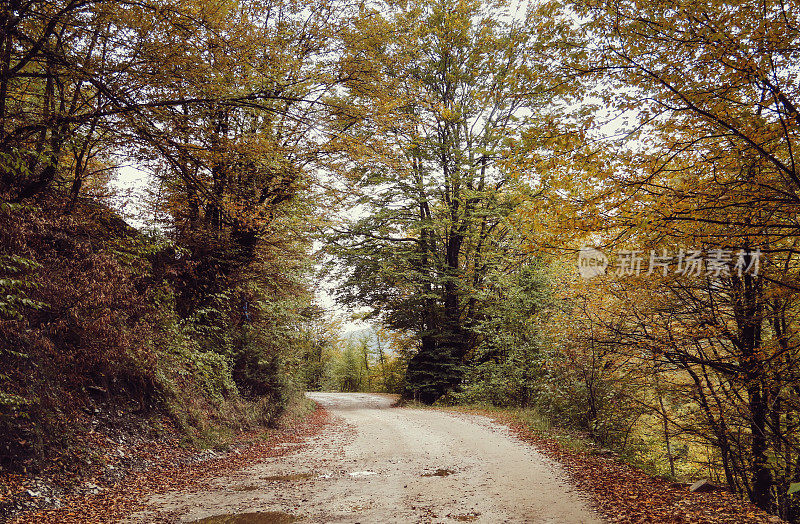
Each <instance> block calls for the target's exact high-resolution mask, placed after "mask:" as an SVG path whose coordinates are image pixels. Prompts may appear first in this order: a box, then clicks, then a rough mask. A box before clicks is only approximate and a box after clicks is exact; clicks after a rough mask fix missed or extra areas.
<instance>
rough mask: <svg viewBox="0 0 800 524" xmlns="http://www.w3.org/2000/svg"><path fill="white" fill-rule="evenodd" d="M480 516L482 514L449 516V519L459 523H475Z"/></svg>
mask: <svg viewBox="0 0 800 524" xmlns="http://www.w3.org/2000/svg"><path fill="white" fill-rule="evenodd" d="M480 515H481V514H480V513H466V514H464V515H448V517H450V518H451V519H453V520H457V521H459V522H475V521H476V520H478V517H479V516H480Z"/></svg>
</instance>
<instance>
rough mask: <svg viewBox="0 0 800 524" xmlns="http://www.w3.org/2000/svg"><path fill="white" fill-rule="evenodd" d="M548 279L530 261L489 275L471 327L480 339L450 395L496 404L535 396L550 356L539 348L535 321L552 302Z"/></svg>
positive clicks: (520, 403)
mask: <svg viewBox="0 0 800 524" xmlns="http://www.w3.org/2000/svg"><path fill="white" fill-rule="evenodd" d="M550 279H551V277H550V275H549V274H548V273H547V271H546V270H545V269H543V268H542V267H540V266H539V265H535V264H534V265H530V266H524V267H522V268H520V269H519V270H517V271H516V272H514V273H512V274H503V273H498V274H496V275H494V277H493V278H492V280H491V290H490V291H489V292H487V293H486V294H485V296H484V306H483V309H482V317H481V320H480V321H479V322H478V323H477V324H476V327H475V330H474V331H475V333H477V334H479V335H480V337H481V339H480V340H481V341H480V343H479V344H478V346H477V348H476V350H475V352H474V353H473V355H472V357H471V359H470V363H469V364H470V366H469V371H468V372H467V374H466V376H465V378H464V380H463V382H462V384H461V387H460V388H459V391H458V392H456V393H453V395H452V399H453V400H455V401H457V402H468V403H469V402H488V403H490V404H492V405H495V406H527V405H531V404H532V403H533V402H535V401H537V399H538V395H539V394H540V393H541V383H542V380H543V378H544V376H545V372H544V371H543V368H544V364H545V363H546V361H547V360H548V358H549V355H547V354H546V353H545V352H544V351H543V349H542V347H543V342H542V335H541V334H540V333H539V325H540V322H541V316H542V315H543V312H544V311H546V310H547V309H548V308H551V307H552V297H551V285H552V284H551V280H550Z"/></svg>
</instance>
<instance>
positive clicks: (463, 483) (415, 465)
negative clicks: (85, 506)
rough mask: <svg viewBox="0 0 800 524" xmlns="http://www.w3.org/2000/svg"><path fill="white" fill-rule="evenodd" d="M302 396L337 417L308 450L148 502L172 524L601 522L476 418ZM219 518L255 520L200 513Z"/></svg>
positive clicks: (523, 448) (541, 462) (377, 399)
mask: <svg viewBox="0 0 800 524" xmlns="http://www.w3.org/2000/svg"><path fill="white" fill-rule="evenodd" d="M308 396H309V397H310V398H311V399H313V400H314V401H316V402H318V403H319V404H321V405H322V406H323V407H324V408H325V409H327V410H329V411H330V412H331V414H332V415H333V417H334V420H335V421H337V420H338V423H334V424H331V425H329V427H328V428H326V429H325V430H323V432H322V433H320V434H319V435H317V436H315V437H313V438H312V440H311V442H310V445H309V446H306V447H303V448H301V449H299V450H298V451H297V452H295V453H290V454H288V455H285V456H282V457H277V458H275V459H270V460H267V461H265V462H262V463H259V464H253V465H252V466H250V467H248V468H245V469H243V470H241V471H238V472H237V473H236V474H234V475H232V476H229V477H221V478H217V479H215V480H214V481H213V482H212V488H211V489H208V490H205V491H201V492H192V493H179V492H175V493H167V494H163V495H158V496H155V497H153V498H152V499H151V500H150V505H151V507H152V508H153V509H158V510H159V511H160V512H167V513H170V514H173V515H179V516H177V517H176V519H177V521H179V522H193V521H198V520H200V521H201V522H253V523H256V522H264V523H267V522H289V521H291V517H295V518H297V519H298V520H297V521H298V522H320V523H322V522H325V523H327V522H341V523H362V524H367V523H395V522H409V523H423V522H431V523H433V522H439V523H445V522H486V523H499V522H515V523H516V522H520V523H522V522H530V523H560V524H561V523H564V524H570V523H599V522H602V520H601V519H600V517H598V515H597V514H596V513H595V512H593V511H592V510H591V509H590V507H589V505H588V499H587V497H586V496H585V495H583V494H582V493H580V492H578V491H577V490H576V489H575V488H574V487H572V486H571V485H570V483H569V481H568V478H567V475H566V473H565V472H564V470H563V469H562V468H561V467H560V466H559V464H557V463H555V462H553V461H552V460H550V459H548V458H546V457H545V456H544V455H542V454H541V453H540V452H538V451H537V450H536V449H535V448H534V447H532V446H531V445H530V444H526V443H524V442H522V441H520V440H519V439H517V438H516V437H514V436H513V435H512V434H511V432H510V431H509V430H508V429H507V428H505V427H504V426H502V425H499V424H496V423H494V422H491V421H490V420H489V419H487V418H485V417H481V416H477V415H467V414H461V413H449V412H443V411H438V410H423V409H405V408H392V407H391V404H392V400H391V399H389V398H387V397H383V396H380V395H370V394H365V393H308ZM259 512H261V513H262V515H263V520H257V519H258V516H257V515H255V516H254V515H252V514H254V513H259ZM162 514H163V513H162ZM224 514H227V515H244V514H250V515H251V517H252V518H254V519H255V520H245V519H242V520H221V519H220V520H217V521H214V520H201V519H205V518H207V517H210V516H214V515H224ZM290 516H291V517H290ZM269 519H274V520H269ZM281 519H288V520H281Z"/></svg>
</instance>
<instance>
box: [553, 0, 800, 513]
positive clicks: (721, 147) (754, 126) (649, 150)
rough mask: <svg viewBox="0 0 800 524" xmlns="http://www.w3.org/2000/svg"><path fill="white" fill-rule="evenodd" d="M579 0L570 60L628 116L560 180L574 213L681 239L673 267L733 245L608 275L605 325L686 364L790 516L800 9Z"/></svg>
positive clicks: (584, 150) (712, 417) (727, 441)
mask: <svg viewBox="0 0 800 524" xmlns="http://www.w3.org/2000/svg"><path fill="white" fill-rule="evenodd" d="M566 4H567V5H568V6H569V7H568V9H570V10H571V11H567V13H570V14H571V15H572V16H573V20H576V21H578V22H576V24H577V25H579V26H580V29H581V33H583V34H585V35H587V37H586V39H585V40H584V41H583V46H584V47H583V48H584V49H585V53H584V54H582V55H581V54H577V55H574V56H573V57H572V60H569V61H567V63H568V64H569V66H570V67H572V69H573V70H574V71H575V72H576V73H577V74H583V75H586V76H585V77H586V79H587V82H588V83H590V84H592V85H594V86H597V87H596V89H595V90H594V95H595V96H596V97H597V100H602V101H603V102H605V103H606V105H607V107H608V108H610V110H609V112H608V113H606V114H603V113H602V112H596V113H595V114H594V118H595V121H596V122H598V123H599V122H600V121H601V119H603V120H612V119H613V118H614V117H618V118H619V121H620V122H621V124H618V125H617V126H616V133H617V134H616V136H614V137H611V138H612V139H613V140H605V139H604V137H603V136H602V133H601V132H600V131H602V128H600V129H598V128H595V130H594V131H590V132H588V133H587V136H588V137H589V138H590V139H591V141H589V142H588V143H587V144H585V145H584V146H582V147H581V148H580V149H579V150H576V151H574V153H575V154H572V155H570V156H569V161H571V162H573V164H572V167H573V168H574V169H573V170H569V171H570V172H571V173H572V176H573V177H574V179H573V180H571V181H570V180H565V178H566V177H564V178H562V179H561V180H560V182H562V185H561V188H562V189H564V191H562V192H561V193H552V194H551V195H550V196H551V197H552V200H553V204H552V205H553V206H558V205H559V204H558V202H561V203H562V204H564V205H562V206H561V207H562V209H569V210H571V211H572V210H574V213H568V216H569V218H568V219H567V221H572V224H578V225H579V227H580V229H582V230H583V231H584V232H588V233H591V236H587V237H585V239H591V240H592V241H599V242H601V243H607V245H608V246H609V247H613V248H617V249H627V250H638V252H639V253H640V254H645V256H646V254H647V253H649V252H650V250H653V252H655V253H657V254H661V253H662V250H668V251H670V252H671V253H672V256H671V257H667V261H668V262H669V263H670V264H672V265H671V269H670V271H671V272H672V271H674V269H675V267H676V265H677V263H678V262H679V260H685V259H683V258H680V257H679V256H678V253H679V252H680V251H679V250H681V249H682V250H683V253H684V254H685V253H686V252H688V251H690V250H693V249H700V250H703V253H704V256H705V255H708V254H711V253H716V254H717V258H718V262H719V261H721V262H722V264H721V265H720V264H719V263H717V268H718V270H715V271H706V270H707V269H708V268H704V269H703V270H702V272H701V273H702V274H701V275H700V276H696V278H693V277H691V275H690V276H689V278H688V279H687V278H684V279H680V278H679V279H677V280H676V279H675V278H673V277H674V275H671V276H670V277H667V276H666V275H663V276H662V275H660V274H659V273H658V272H657V273H656V274H650V275H648V276H647V279H649V280H650V282H648V281H647V280H645V279H631V280H630V281H626V282H621V283H615V284H613V285H608V286H604V287H603V288H602V289H603V291H602V292H600V294H603V293H607V294H610V295H611V296H613V297H615V299H616V301H615V300H612V301H611V303H605V304H603V302H602V299H598V300H597V304H596V308H597V309H595V308H590V309H589V311H590V313H591V312H592V311H594V313H592V314H593V315H596V316H593V317H592V318H593V321H592V322H591V324H592V325H594V326H596V327H597V328H598V331H597V333H596V334H597V335H598V337H597V338H595V339H594V342H595V343H598V342H600V343H602V344H603V345H604V346H605V347H607V348H610V349H611V350H613V352H614V353H617V354H620V355H624V356H620V359H621V360H622V361H624V360H628V361H630V359H634V361H636V362H639V363H640V365H641V367H643V368H645V369H648V370H655V371H658V372H660V373H662V374H663V375H664V376H665V377H668V376H670V375H674V374H676V373H677V375H678V376H680V377H682V380H678V381H677V383H678V384H680V386H681V387H682V388H683V391H684V392H685V393H687V394H688V392H691V394H690V395H688V396H689V397H690V399H691V400H690V401H691V403H692V404H691V405H692V406H695V407H697V409H698V411H697V413H696V415H697V418H698V419H702V420H704V421H705V422H704V424H705V428H707V429H709V430H710V434H712V435H713V437H711V439H712V443H713V445H714V446H716V447H717V449H718V450H719V451H720V453H721V457H722V461H723V464H722V468H723V469H724V470H725V475H726V476H727V480H728V482H729V484H731V486H733V487H735V488H736V489H737V490H739V491H740V492H742V493H746V494H747V495H748V496H749V497H750V499H751V500H752V501H753V502H754V503H756V504H757V505H759V506H760V507H762V508H764V509H767V510H771V511H776V512H779V513H780V514H781V515H782V516H785V517H790V516H791V515H793V512H794V511H796V510H793V509H791V507H790V506H791V503H790V502H789V501H788V499H787V497H786V495H785V493H786V490H787V489H788V485H789V482H790V481H791V479H792V478H793V476H794V475H795V474H796V473H795V472H796V465H797V459H796V457H797V447H796V444H795V443H794V441H793V439H794V437H793V436H789V435H793V434H794V431H795V428H794V423H793V422H791V423H788V424H787V425H784V422H783V421H793V420H795V419H796V417H797V413H796V402H795V391H794V386H793V384H795V383H796V380H797V377H795V376H794V374H792V373H787V372H786V371H785V370H786V369H790V368H791V366H792V364H790V362H795V361H796V358H797V348H796V345H795V344H794V343H793V340H794V334H793V333H794V331H795V330H796V326H795V325H794V320H793V319H794V316H795V310H794V306H793V304H795V303H796V296H795V295H796V292H797V290H798V287H797V285H796V280H797V262H796V248H797V239H796V224H795V218H794V215H795V207H796V192H797V181H798V178H797V168H796V165H795V160H794V156H795V149H796V145H797V143H796V141H797V131H798V129H799V127H798V126H799V125H800V121H798V119H797V110H796V103H797V100H798V98H800V92H798V86H797V83H796V82H795V81H794V71H793V67H794V66H793V64H794V63H796V61H797V49H798V46H797V41H798V38H799V37H800V34H798V29H797V27H798V26H797V18H796V14H795V13H791V12H789V11H788V10H787V9H786V7H785V6H784V5H783V4H781V3H779V2H759V3H756V2H718V3H713V4H698V3H696V2H677V3H675V2H672V3H669V4H665V3H663V2H626V1H612V2H592V3H585V2H566ZM570 14H567V15H565V16H570ZM573 43H576V41H573ZM609 113H610V114H609ZM586 123H587V126H590V125H591V124H592V120H590V119H587V120H586ZM605 129H606V130H607V129H608V127H606V128H605ZM620 137H623V138H625V139H627V140H620ZM569 161H568V162H569ZM556 176H557V175H554V176H553V178H556ZM576 181H577V183H576ZM756 248H758V249H760V252H761V253H762V254H766V255H767V258H766V260H767V261H766V263H762V266H761V271H760V272H758V274H757V275H754V274H744V275H741V274H739V272H738V271H736V270H735V266H736V264H737V255H736V253H739V252H740V251H745V252H750V251H753V250H755V249H756ZM750 262H752V260H751V259H749V258H747V257H745V259H744V264H745V265H749V263H750ZM762 262H763V261H762ZM683 277H686V275H683ZM600 306H602V307H600ZM643 349H646V350H649V351H650V352H651V353H645V354H644V355H642V354H641V351H642V350H643ZM778 363H780V364H778ZM784 366H787V367H784ZM684 398H686V397H684ZM652 409H653V411H655V412H659V411H661V412H663V409H661V408H660V407H658V406H654V407H652ZM737 413H738V414H741V415H737ZM662 415H664V413H662ZM777 456H780V457H781V458H780V459H778V460H777V461H773V459H772V458H771V457H777Z"/></svg>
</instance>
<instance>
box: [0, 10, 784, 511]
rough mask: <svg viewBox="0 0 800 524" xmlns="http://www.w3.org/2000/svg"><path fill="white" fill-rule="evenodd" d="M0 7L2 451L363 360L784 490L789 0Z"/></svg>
mask: <svg viewBox="0 0 800 524" xmlns="http://www.w3.org/2000/svg"><path fill="white" fill-rule="evenodd" d="M1 3H2V8H1V9H2V11H0V27H2V31H0V142H1V143H2V146H1V147H0V239H1V241H0V362H2V366H1V367H0V436H2V438H0V467H2V468H3V469H4V470H7V471H21V470H25V471H27V470H36V469H37V468H42V467H44V466H43V465H45V464H47V463H48V461H51V460H52V458H53V457H54V456H56V455H58V454H59V453H61V452H62V451H63V450H69V449H73V448H75V447H76V446H79V443H80V442H81V435H83V434H85V432H87V431H90V430H91V428H92V423H93V417H96V415H97V413H99V412H100V411H102V410H107V411H109V412H112V411H113V412H116V413H120V417H127V418H130V417H137V420H142V421H148V420H155V419H157V418H158V419H159V420H160V419H161V417H164V416H166V417H167V419H168V420H170V421H171V423H172V424H173V425H174V427H175V428H176V429H177V430H178V431H180V432H182V433H184V434H185V435H187V436H188V437H190V438H194V439H200V438H205V436H207V435H208V434H210V433H213V432H214V431H217V430H218V428H220V427H224V428H233V429H237V428H238V429H240V428H244V427H252V426H257V425H263V424H270V423H272V422H273V421H274V420H275V419H276V417H277V416H278V414H279V413H280V412H281V410H282V409H283V408H284V407H285V405H286V403H287V402H288V401H289V400H290V399H291V398H292V396H293V395H296V394H297V393H298V392H301V391H303V390H305V389H338V390H342V391H367V390H369V391H384V392H396V393H401V394H403V395H404V396H405V397H406V398H408V399H410V400H416V401H419V402H422V403H425V404H431V403H434V402H436V403H440V404H442V403H443V404H448V403H450V404H453V403H461V404H463V403H466V404H473V403H483V404H492V405H494V406H502V407H521V408H526V409H529V410H531V411H532V412H534V413H536V414H537V416H539V417H542V418H546V419H547V420H549V421H551V422H552V423H554V424H557V425H559V426H562V427H567V428H572V429H574V430H577V431H581V432H584V433H585V434H587V435H590V436H591V438H593V439H595V440H597V441H599V442H600V443H601V444H602V445H604V446H608V447H611V448H616V449H617V450H619V452H620V453H625V454H627V455H628V456H630V457H633V458H634V459H635V460H637V461H638V462H639V463H640V464H644V465H645V466H646V467H649V468H650V469H651V470H652V471H653V472H654V473H658V474H663V475H669V476H671V477H674V478H680V479H696V478H701V477H710V478H712V479H714V480H715V481H717V482H719V483H722V484H726V485H727V486H729V487H730V488H731V489H732V490H734V491H735V492H736V493H738V494H740V495H741V496H742V497H744V498H747V499H749V500H750V501H752V502H753V503H755V504H756V505H758V506H759V507H761V508H763V509H765V510H767V511H769V512H771V513H774V514H777V515H780V516H781V517H783V518H785V519H787V520H790V521H794V522H798V521H800V498H799V497H800V493H795V491H800V365H798V364H800V362H798V359H799V358H800V348H799V347H798V342H800V336H799V334H800V318H798V314H800V303H798V301H799V299H800V278H798V268H799V267H800V266H799V265H798V255H800V245H798V242H800V234H799V233H800V223H798V209H800V167H798V166H800V164H799V163H798V162H800V160H798V158H797V157H798V155H800V150H797V146H798V145H799V144H800V109H799V107H800V81H798V76H797V75H798V73H800V71H798V64H800V11H799V10H798V9H797V7H798V6H797V5H796V4H795V3H793V2H779V1H777V0H774V1H773V0H761V1H758V2H756V1H752V0H735V1H734V0H723V1H716V2H694V1H690V0H676V1H669V2H663V1H658V2H656V1H650V2H648V1H638V2H632V1H628V0H613V1H604V0H597V1H577V0H575V1H573V0H552V1H550V0H540V1H532V2H530V3H525V2H522V3H519V5H518V4H517V3H513V2H512V3H510V4H506V3H504V2H501V1H497V2H494V1H481V0H457V1H454V2H444V1H441V0H435V1H433V2H417V1H415V0H409V1H403V2H391V1H390V2H380V1H376V2H360V3H349V2H344V1H339V0H310V1H306V0H304V1H302V2H301V1H296V0H262V1H249V0H239V1H237V0H213V1H208V0H204V1H200V0H168V1H154V0H153V1H151V0H137V1H127V0H60V1H38V0H30V1H26V0H2V2H1ZM131 166H132V167H134V168H136V169H138V170H140V171H141V172H144V173H146V180H147V188H146V189H147V198H146V199H144V200H140V201H138V202H135V204H136V205H137V206H138V207H139V208H140V209H142V210H144V211H143V213H142V216H139V217H137V221H136V222H135V223H137V224H144V226H141V227H138V228H135V227H133V226H131V225H130V223H131V222H130V220H128V221H127V222H126V220H127V219H128V218H129V217H126V216H124V215H123V214H122V213H121V211H120V209H121V206H120V202H121V201H122V200H123V198H124V196H123V195H120V194H118V192H115V190H114V188H115V185H114V183H113V181H114V179H115V178H118V177H121V176H124V175H125V173H126V169H127V170H130V169H131ZM583 246H592V247H595V248H598V249H600V250H602V251H603V252H604V253H605V254H607V255H608V257H609V259H610V264H609V266H608V267H607V268H606V270H605V271H601V272H600V273H601V274H600V275H598V276H596V277H595V278H591V279H585V278H582V277H581V276H579V274H578V265H577V259H578V253H579V251H580V250H581V248H582V247H583ZM690 263H691V264H690ZM322 280H327V281H328V282H331V283H333V284H332V285H334V286H335V287H336V296H337V300H338V301H339V304H340V305H341V307H347V308H350V310H351V311H357V312H358V313H359V318H361V319H363V320H365V321H367V322H369V323H370V325H372V326H373V328H372V329H371V330H370V331H369V332H368V333H367V335H365V336H363V337H361V338H358V337H355V338H351V339H349V340H347V339H343V337H342V336H341V334H340V332H339V331H340V330H339V326H338V325H337V321H336V320H334V319H333V317H332V316H331V312H330V311H326V310H325V309H324V308H322V307H321V306H320V305H319V303H318V301H317V299H316V298H315V290H316V289H317V288H318V286H319V283H320V282H321V281H322ZM59 456H60V455H59Z"/></svg>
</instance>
